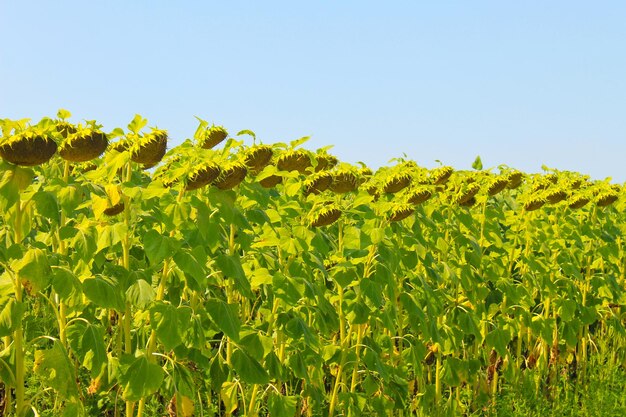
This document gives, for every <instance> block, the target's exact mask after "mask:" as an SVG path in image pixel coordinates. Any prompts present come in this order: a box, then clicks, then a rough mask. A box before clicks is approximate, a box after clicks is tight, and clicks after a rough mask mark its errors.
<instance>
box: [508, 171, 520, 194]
mask: <svg viewBox="0 0 626 417" xmlns="http://www.w3.org/2000/svg"><path fill="white" fill-rule="evenodd" d="M507 179H508V180H509V183H508V184H507V188H508V189H510V190H514V189H516V188H519V186H520V185H522V182H523V181H524V174H523V173H522V172H520V171H517V170H514V171H511V172H509V173H508V174H507Z"/></svg>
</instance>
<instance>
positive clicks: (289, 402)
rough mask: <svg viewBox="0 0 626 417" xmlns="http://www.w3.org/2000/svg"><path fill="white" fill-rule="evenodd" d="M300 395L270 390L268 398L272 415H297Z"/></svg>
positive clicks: (288, 416)
mask: <svg viewBox="0 0 626 417" xmlns="http://www.w3.org/2000/svg"><path fill="white" fill-rule="evenodd" d="M297 406H298V397H296V396H294V395H282V394H280V393H277V392H274V391H272V392H270V394H269V398H268V399H267V408H268V409H269V412H270V415H271V416H272V417H293V416H295V415H296V408H297Z"/></svg>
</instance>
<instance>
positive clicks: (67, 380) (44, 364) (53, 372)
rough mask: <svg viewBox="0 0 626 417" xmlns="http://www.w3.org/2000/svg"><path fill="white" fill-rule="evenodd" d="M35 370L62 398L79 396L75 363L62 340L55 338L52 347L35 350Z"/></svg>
mask: <svg viewBox="0 0 626 417" xmlns="http://www.w3.org/2000/svg"><path fill="white" fill-rule="evenodd" d="M33 370H34V371H35V373H36V374H37V375H39V376H40V377H41V378H42V379H43V380H44V381H45V383H46V384H47V385H48V386H50V387H52V388H53V389H54V390H55V391H56V392H57V393H58V394H59V395H60V396H61V397H62V398H65V399H70V400H71V399H74V398H76V397H77V396H78V386H77V385H76V373H75V369H74V365H73V364H72V362H71V361H70V359H69V357H68V356H67V352H66V351H65V348H64V347H63V345H62V344H61V342H60V341H58V340H55V341H54V343H53V345H52V348H50V349H46V350H37V351H35V363H34V366H33Z"/></svg>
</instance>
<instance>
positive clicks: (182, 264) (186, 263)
mask: <svg viewBox="0 0 626 417" xmlns="http://www.w3.org/2000/svg"><path fill="white" fill-rule="evenodd" d="M174 263H176V266H178V268H180V270H181V271H183V273H184V274H185V277H186V278H187V282H188V285H189V284H191V285H189V287H190V288H191V289H193V290H195V291H201V290H203V289H204V288H205V287H206V281H207V278H206V277H207V272H206V268H205V266H204V263H201V262H200V261H199V260H198V259H197V258H196V256H194V253H193V252H191V251H189V250H187V249H181V250H179V251H178V252H177V253H176V255H174Z"/></svg>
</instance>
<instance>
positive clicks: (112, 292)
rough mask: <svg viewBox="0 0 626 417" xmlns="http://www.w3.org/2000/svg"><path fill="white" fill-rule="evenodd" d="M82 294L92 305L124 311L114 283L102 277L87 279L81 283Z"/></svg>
mask: <svg viewBox="0 0 626 417" xmlns="http://www.w3.org/2000/svg"><path fill="white" fill-rule="evenodd" d="M83 292H84V293H85V295H86V296H87V298H89V299H90V300H91V301H92V302H93V303H94V304H96V305H97V306H99V307H102V308H112V309H115V310H117V311H122V310H124V301H123V299H122V294H121V293H120V291H119V288H117V286H116V285H115V282H114V281H112V280H110V279H108V278H102V277H95V278H87V279H86V280H85V281H83Z"/></svg>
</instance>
